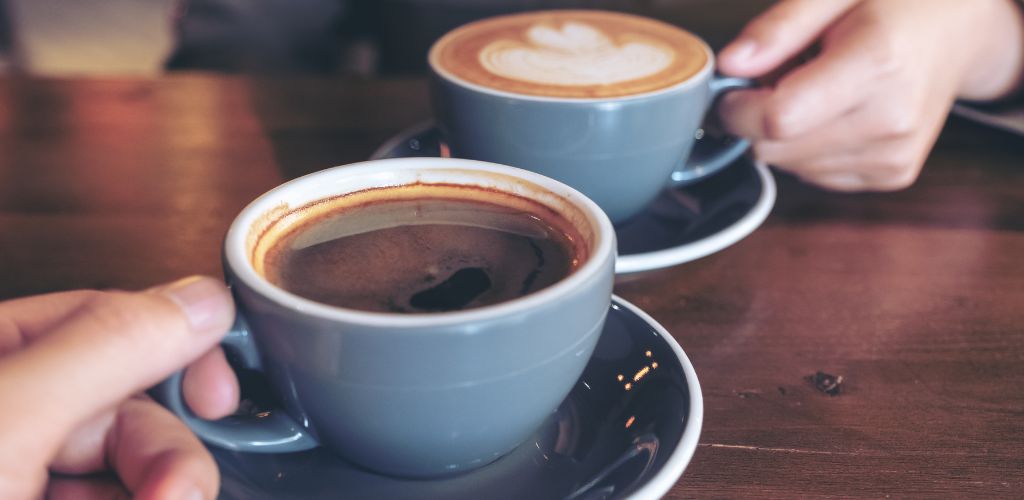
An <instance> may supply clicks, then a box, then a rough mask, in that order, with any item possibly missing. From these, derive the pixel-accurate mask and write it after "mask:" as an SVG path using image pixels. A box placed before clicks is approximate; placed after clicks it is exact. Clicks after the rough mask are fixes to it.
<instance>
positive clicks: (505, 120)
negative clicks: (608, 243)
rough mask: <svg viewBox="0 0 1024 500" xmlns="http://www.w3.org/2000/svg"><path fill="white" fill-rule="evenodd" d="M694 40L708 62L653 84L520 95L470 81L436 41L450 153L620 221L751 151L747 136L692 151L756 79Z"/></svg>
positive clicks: (440, 118)
mask: <svg viewBox="0 0 1024 500" xmlns="http://www.w3.org/2000/svg"><path fill="white" fill-rule="evenodd" d="M694 39H695V40H696V41H697V42H696V43H698V44H699V45H700V46H701V47H702V48H703V50H704V51H705V52H706V56H707V57H706V61H707V62H706V63H705V64H704V66H703V67H702V68H701V69H700V70H699V71H697V72H696V73H694V74H693V75H691V76H690V77H688V78H686V79H684V80H682V81H680V82H678V83H676V84H673V85H671V86H668V87H666V88H662V89H659V90H655V91H650V92H644V93H638V94H631V95H625V96H619V97H604V98H580V97H549V96H543V95H532V94H522V93H514V92H508V91H503V90H499V89H497V88H492V87H486V86H483V85H479V84H476V83H472V82H469V81H467V80H465V79H463V78H460V77H458V76H456V75H455V74H453V73H452V72H450V71H447V70H445V69H444V68H443V67H442V65H441V64H440V62H439V60H438V56H437V52H438V46H439V45H435V48H434V50H432V51H431V55H430V58H429V62H430V67H431V72H432V79H431V84H432V88H431V92H432V101H433V106H434V115H435V119H436V120H437V123H438V126H439V128H440V130H441V134H442V137H443V138H444V140H445V142H446V143H447V144H448V147H449V148H450V151H451V155H452V156H454V157H458V158H472V159H477V160H483V161H491V162H496V163H502V164H506V165H512V166H516V167H519V168H525V169H528V170H531V171H534V172H538V173H540V174H543V175H545V176H548V177H552V178H554V179H557V180H559V181H561V182H564V183H566V184H568V185H570V186H572V187H574V188H576V189H578V190H580V191H581V192H582V193H583V194H585V195H586V196H588V197H590V198H591V199H593V200H594V201H595V202H597V204H598V205H599V206H601V208H602V209H604V210H605V212H607V213H608V215H609V217H611V220H612V221H613V222H614V223H616V224H618V223H620V222H623V221H625V220H627V219H629V218H630V217H632V216H634V215H636V214H638V213H639V212H641V211H642V210H643V209H644V208H645V207H647V206H648V205H649V204H650V203H651V202H652V201H653V200H654V199H655V198H656V197H657V196H658V194H659V193H660V192H661V191H662V190H663V189H665V188H666V187H668V186H675V185H683V184H688V183H692V182H695V181H697V180H699V179H702V178H704V177H706V176H708V175H711V174H714V173H715V172H717V171H719V170H720V169H722V168H723V167H725V166H727V165H728V164H730V163H731V162H733V161H734V160H736V159H737V158H738V157H739V156H740V155H742V154H743V153H744V152H746V150H747V149H748V148H749V142H748V141H746V140H743V139H735V140H734V141H732V142H731V143H729V144H728V145H727V146H724V147H723V148H721V149H720V150H718V151H714V152H712V153H710V154H708V155H706V156H703V157H701V158H692V157H690V151H691V149H692V148H693V144H694V141H695V137H696V135H697V134H698V130H699V129H700V127H701V124H702V123H703V121H704V118H705V115H706V113H707V111H708V109H709V108H710V106H711V105H712V103H713V102H714V101H715V100H716V99H717V98H718V97H719V96H721V95H722V94H723V93H725V92H727V91H730V90H733V89H739V88H749V87H751V86H752V84H751V82H750V81H749V80H746V79H741V78H725V77H720V76H717V75H715V74H714V53H713V52H712V51H711V49H710V47H708V46H707V44H706V43H704V42H703V41H701V40H700V39H699V38H697V37H696V36H694ZM442 42H443V39H442ZM442 42H439V44H440V43H442Z"/></svg>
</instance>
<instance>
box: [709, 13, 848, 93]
mask: <svg viewBox="0 0 1024 500" xmlns="http://www.w3.org/2000/svg"><path fill="white" fill-rule="evenodd" d="M858 1H859V0H783V1H781V2H779V3H777V4H775V5H774V6H772V7H771V8H769V9H768V10H767V11H765V12H764V13H762V14H761V15H759V16H757V17H756V18H754V20H753V21H751V22H750V23H749V24H747V26H746V27H745V28H744V29H743V32H742V33H740V35H739V36H738V37H737V38H736V40H734V41H733V42H732V43H730V44H729V45H727V46H726V47H725V48H724V49H722V51H721V52H720V53H719V55H718V67H719V69H720V70H721V71H722V72H723V73H725V74H727V75H733V76H743V77H758V76H763V75H765V74H767V73H769V72H771V71H772V70H774V69H775V68H777V67H779V66H780V65H781V64H782V63H784V62H786V61H787V60H789V59H792V58H793V57H795V56H796V55H797V54H799V53H800V52H801V51H803V50H804V49H805V48H807V47H808V46H809V45H810V44H811V43H813V42H814V41H815V40H816V39H818V37H819V36H821V34H822V33H823V32H824V31H825V30H826V29H828V27H829V26H831V25H832V23H834V22H836V20H838V19H839V18H840V17H842V16H843V14H845V13H846V12H847V11H849V10H850V9H851V8H852V7H853V6H854V5H856V4H857V3H858Z"/></svg>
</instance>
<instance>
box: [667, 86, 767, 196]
mask: <svg viewBox="0 0 1024 500" xmlns="http://www.w3.org/2000/svg"><path fill="white" fill-rule="evenodd" d="M709 86H710V90H711V94H710V101H711V103H710V104H711V105H714V103H715V102H717V101H718V100H719V99H720V98H721V97H722V96H724V95H725V94H726V93H727V92H730V91H733V90H743V89H750V88H754V87H755V86H757V84H756V83H754V81H753V80H751V79H749V78H738V77H728V76H721V75H715V76H714V77H713V78H712V80H711V81H710V82H709ZM710 107H711V106H709V108H710ZM695 149H696V150H695V151H694V152H693V153H691V154H690V157H689V158H688V159H687V160H686V162H685V163H683V164H682V165H681V166H680V167H679V168H677V169H676V170H675V171H673V172H672V177H671V185H672V186H683V185H686V184H690V183H692V182H694V181H696V180H698V179H702V178H704V177H707V176H709V175H712V174H714V173H716V172H718V171H719V170H722V169H723V168H725V167H727V166H728V165H729V164H731V163H732V162H734V161H736V160H737V159H738V158H739V157H740V156H742V155H743V154H744V153H746V152H747V150H748V149H750V141H749V140H747V139H744V138H742V137H737V138H735V139H733V140H732V141H731V142H728V143H725V144H722V145H721V146H720V147H718V148H716V149H714V150H712V151H702V152H698V151H699V149H697V148H695Z"/></svg>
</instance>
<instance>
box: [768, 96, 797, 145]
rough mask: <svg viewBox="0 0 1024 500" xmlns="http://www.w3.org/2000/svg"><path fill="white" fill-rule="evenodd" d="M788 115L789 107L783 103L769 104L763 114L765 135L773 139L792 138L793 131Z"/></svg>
mask: <svg viewBox="0 0 1024 500" xmlns="http://www.w3.org/2000/svg"><path fill="white" fill-rule="evenodd" d="M789 116H790V112H789V107H788V106H787V105H786V104H785V103H773V104H772V105H770V106H769V107H768V109H767V110H766V112H765V115H764V135H765V137H767V138H768V139H771V140H775V141H784V140H788V139H792V138H793V137H794V136H795V133H794V132H795V131H794V127H793V123H792V122H793V120H791V119H789Z"/></svg>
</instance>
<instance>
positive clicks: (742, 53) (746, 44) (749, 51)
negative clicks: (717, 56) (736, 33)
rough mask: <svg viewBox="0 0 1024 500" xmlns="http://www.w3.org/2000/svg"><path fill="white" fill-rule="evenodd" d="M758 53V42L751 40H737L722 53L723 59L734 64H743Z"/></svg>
mask: <svg viewBox="0 0 1024 500" xmlns="http://www.w3.org/2000/svg"><path fill="white" fill-rule="evenodd" d="M755 52H757V42H755V41H753V40H750V39H743V40H737V41H735V42H733V43H732V44H730V45H729V46H728V47H726V49H725V50H723V51H722V57H723V58H726V59H729V60H731V61H732V63H733V64H742V63H745V62H747V61H748V60H750V59H751V58H753V57H754V53H755Z"/></svg>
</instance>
